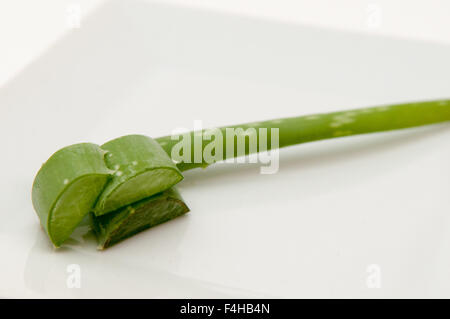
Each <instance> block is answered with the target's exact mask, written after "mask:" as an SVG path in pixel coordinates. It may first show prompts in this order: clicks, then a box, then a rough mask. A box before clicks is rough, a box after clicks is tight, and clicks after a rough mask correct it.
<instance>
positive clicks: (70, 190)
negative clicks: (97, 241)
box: [32, 143, 112, 247]
mask: <svg viewBox="0 0 450 319" xmlns="http://www.w3.org/2000/svg"><path fill="white" fill-rule="evenodd" d="M105 153H106V152H105V151H103V150H102V149H101V148H100V147H99V146H98V145H95V144H90V143H82V144H75V145H71V146H68V147H65V148H63V149H61V150H59V151H57V152H56V153H54V154H53V155H52V156H51V157H50V158H49V159H48V160H47V162H45V163H44V164H43V165H42V167H41V169H40V170H39V172H38V174H37V175H36V178H35V180H34V183H33V187H32V202H33V206H34V209H35V211H36V212H37V214H38V216H39V219H40V222H41V225H42V227H43V228H44V230H45V231H46V233H47V234H48V236H49V238H50V240H51V241H52V243H53V244H54V245H55V247H59V246H60V245H61V244H62V243H63V242H64V241H65V240H66V239H67V238H69V236H70V235H71V233H72V232H73V230H74V229H75V227H76V226H77V225H78V224H79V223H80V222H81V221H82V219H83V218H84V217H85V216H86V215H87V214H88V213H89V212H90V211H91V209H92V207H93V206H94V204H95V201H96V200H97V198H98V196H99V194H100V193H101V191H102V189H103V188H104V187H105V185H106V183H107V182H108V180H109V179H110V177H111V173H112V172H111V171H110V170H109V169H108V168H107V167H106V165H105V162H104V160H103V157H104V155H105Z"/></svg>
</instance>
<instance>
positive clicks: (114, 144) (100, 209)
mask: <svg viewBox="0 0 450 319" xmlns="http://www.w3.org/2000/svg"><path fill="white" fill-rule="evenodd" d="M101 148H102V149H103V150H105V151H106V152H107V154H106V156H105V162H106V166H107V167H108V168H109V169H111V170H114V171H115V173H114V176H113V178H112V179H111V181H110V182H109V183H108V185H106V187H105V189H104V190H103V192H102V194H101V195H100V197H99V200H98V202H97V204H96V207H95V209H94V213H95V215H97V216H100V215H103V214H106V213H109V212H112V211H115V210H117V209H119V208H121V207H124V206H126V205H129V204H132V203H134V202H137V201H139V200H141V199H143V198H147V197H149V196H152V195H154V194H156V193H159V192H162V191H164V190H166V189H168V188H170V187H172V186H173V185H175V184H176V183H178V182H180V181H181V180H182V179H183V175H182V174H181V172H180V171H179V170H178V168H177V166H176V165H175V164H174V163H173V161H172V160H171V159H170V157H169V156H168V155H167V153H166V152H164V150H163V149H162V148H161V146H160V145H159V144H158V143H157V142H156V141H155V140H153V139H152V138H150V137H147V136H143V135H127V136H123V137H120V138H117V139H115V140H112V141H110V142H108V143H106V144H103V145H102V146H101Z"/></svg>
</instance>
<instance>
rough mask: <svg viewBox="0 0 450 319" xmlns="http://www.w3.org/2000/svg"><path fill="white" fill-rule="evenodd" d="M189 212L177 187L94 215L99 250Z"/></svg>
mask: <svg viewBox="0 0 450 319" xmlns="http://www.w3.org/2000/svg"><path fill="white" fill-rule="evenodd" d="M188 211H189V208H188V207H187V206H186V204H185V203H184V201H183V199H182V198H181V196H180V194H179V193H178V191H176V190H175V189H174V188H171V189H168V190H166V191H164V192H162V193H159V194H156V195H153V196H151V197H149V198H146V199H143V200H141V201H139V202H137V203H135V204H133V205H130V206H127V207H124V208H122V209H119V210H118V211H115V212H112V213H109V214H106V215H103V216H98V217H97V216H95V215H94V214H92V220H93V226H94V231H95V233H96V235H97V239H98V243H99V246H98V248H99V249H104V248H107V247H109V246H112V245H114V244H116V243H118V242H119V241H121V240H123V239H126V238H128V237H130V236H132V235H134V234H136V233H139V232H141V231H143V230H145V229H148V228H150V227H153V226H156V225H158V224H161V223H164V222H166V221H169V220H171V219H173V218H175V217H178V216H180V215H183V214H185V213H187V212H188Z"/></svg>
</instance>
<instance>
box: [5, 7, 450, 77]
mask: <svg viewBox="0 0 450 319" xmlns="http://www.w3.org/2000/svg"><path fill="white" fill-rule="evenodd" d="M151 1H152V0H151ZM151 1H150V2H151ZM104 2H105V0H40V1H33V0H2V1H1V2H0V39H1V48H2V50H0V84H2V83H4V82H5V81H7V80H8V78H10V77H12V76H13V75H14V74H15V73H17V72H19V71H20V70H21V69H22V68H23V67H25V65H27V64H28V63H30V62H31V61H32V60H33V59H34V58H36V56H38V55H39V54H41V53H42V52H43V51H44V50H45V49H46V48H47V47H48V46H49V45H50V44H51V43H53V42H54V41H56V39H58V38H59V37H61V36H62V35H63V34H64V32H67V27H66V17H67V8H68V6H70V5H71V4H79V5H80V7H81V9H82V10H81V11H82V14H83V15H86V14H88V13H89V12H90V11H91V10H93V9H94V8H96V7H98V6H99V5H100V4H101V3H104ZM153 2H161V3H171V4H177V5H182V6H188V7H189V6H191V7H199V8H207V9H211V10H216V11H219V12H230V13H234V14H237V15H244V16H254V17H261V18H265V19H272V20H278V21H285V22H291V23H299V24H304V25H313V26H323V27H327V28H335V29H342V30H351V31H355V32H370V33H378V34H383V35H389V36H396V37H402V38H410V39H417V40H423V41H434V42H440V43H450V19H449V18H448V17H449V14H450V2H449V1H446V0H377V1H375V0H374V1H370V0H340V1H335V0H308V1H305V0H276V1H275V0H226V1H225V0H153ZM373 6H376V7H378V8H380V9H381V12H382V23H381V24H380V25H379V27H378V28H370V27H368V25H367V20H368V15H369V14H370V12H371V11H370V10H371V9H370V8H373Z"/></svg>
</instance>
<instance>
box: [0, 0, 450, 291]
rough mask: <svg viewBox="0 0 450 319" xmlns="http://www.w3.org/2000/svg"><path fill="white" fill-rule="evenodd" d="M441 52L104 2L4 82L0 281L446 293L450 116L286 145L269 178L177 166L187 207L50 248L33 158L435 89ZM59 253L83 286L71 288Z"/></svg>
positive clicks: (30, 287) (8, 284) (13, 287)
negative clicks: (35, 199)
mask: <svg viewBox="0 0 450 319" xmlns="http://www.w3.org/2000/svg"><path fill="white" fill-rule="evenodd" d="M449 56H450V47H446V46H440V45H436V44H425V43H415V42H407V41H403V40H396V39H389V38H376V37H368V36H363V35H358V34H350V33H340V32H334V31H327V30H321V29H314V28H308V27H302V26H294V25H288V24H277V23H274V22H268V21H264V20H256V19H249V18H241V17H235V16H232V15H221V14H217V13H211V12H208V11H197V10H194V9H180V8H175V7H169V6H167V7H165V6H162V5H155V4H148V3H146V2H145V1H130V0H128V1H111V2H109V3H107V4H105V5H104V6H102V7H100V8H99V9H98V10H97V11H95V12H94V13H93V14H92V15H90V16H89V17H88V18H87V19H86V20H84V21H83V25H82V27H81V28H80V29H78V30H74V31H73V32H72V33H71V34H69V35H68V36H66V37H65V38H63V39H62V40H60V41H59V42H58V43H56V45H54V46H53V47H52V48H50V49H49V50H48V51H47V52H46V53H45V54H44V55H43V56H42V57H40V58H39V59H38V60H36V61H35V62H34V63H33V64H32V65H30V66H29V67H28V68H27V69H25V70H24V71H23V72H22V73H21V74H20V75H19V76H17V77H16V78H15V79H13V80H12V81H10V82H9V83H7V85H6V86H4V87H3V88H2V89H1V91H0V105H1V127H0V133H1V136H2V156H1V167H2V178H1V179H0V183H1V184H0V194H1V198H2V213H1V214H2V216H1V217H2V222H1V223H0V256H1V257H0V296H3V297H181V298H183V297H200V298H203V297H363V298H364V297H450V272H449V269H450V255H449V251H450V220H449V212H450V196H449V190H450V178H449V177H450V165H449V160H450V149H449V140H450V129H449V126H448V125H440V126H437V127H433V128H422V129H415V130H409V131H403V132H396V133H388V134H378V135H372V136H365V137H356V138H347V139H341V140H334V141H326V142H319V143H313V144H308V145H303V146H298V147H293V148H289V149H286V150H283V151H282V152H281V163H280V171H279V173H278V174H274V175H261V174H259V168H258V166H257V165H239V164H236V165H231V164H229V165H225V164H223V165H216V166H215V167H210V168H208V169H206V170H197V171H191V172H187V173H186V178H185V180H184V181H183V182H182V183H181V185H180V189H181V191H182V194H183V196H184V199H185V200H186V201H187V203H188V205H189V206H190V208H191V212H190V213H189V214H188V215H186V216H184V217H180V218H178V219H176V220H173V221H171V222H168V223H166V224H164V225H161V226H158V227H155V228H153V229H151V230H148V231H145V232H143V233H141V234H139V235H137V236H134V237H133V238H131V239H128V240H126V241H124V242H123V243H121V244H118V245H117V246H114V247H112V248H110V249H108V250H106V251H104V252H98V251H96V249H95V242H94V239H93V236H92V234H91V233H89V232H88V233H87V234H85V235H83V234H84V233H85V232H86V228H81V229H79V230H78V231H77V232H76V233H75V234H74V236H73V238H74V239H73V240H72V241H71V242H70V243H69V244H68V245H67V246H66V247H64V248H62V249H59V250H54V249H52V247H51V245H50V243H49V241H48V239H47V237H46V236H45V234H44V232H43V231H42V229H41V228H40V226H39V222H38V218H37V216H36V214H35V213H34V211H33V208H32V205H31V199H30V190H31V184H32V181H33V178H34V175H35V173H36V172H37V170H38V169H39V167H40V165H41V163H42V162H44V161H45V160H46V159H47V158H48V157H49V156H50V155H51V154H52V153H53V152H54V151H56V150H57V149H59V148H60V147H63V146H66V145H68V144H72V143H76V142H81V141H91V142H95V143H103V142H105V141H107V140H108V139H110V138H114V137H117V136H121V135H124V134H128V133H141V134H147V135H150V136H154V137H157V136H160V135H165V134H169V133H170V132H171V131H172V130H173V129H175V128H177V127H186V128H192V125H193V121H194V120H202V121H203V124H204V125H205V126H218V125H226V124H236V123H240V122H246V121H251V120H264V119H270V118H273V117H283V116H291V115H300V114H307V113H315V112H324V111H331V110H337V109H342V108H352V107H362V106H370V105H376V104H384V103H394V102H403V101H409V100H422V99H434V98H442V97H448V95H449V94H450V86H449V75H450V63H449V59H448V57H449ZM71 264H76V265H79V267H80V269H81V277H80V279H81V288H69V287H68V285H67V280H69V281H70V278H71V277H70V275H71V273H70V272H68V270H70V267H69V269H68V266H69V265H71ZM377 276H379V277H377ZM377 278H379V279H380V280H379V281H377V280H376V279H377ZM374 279H375V281H374ZM374 282H375V283H377V282H378V283H380V285H381V286H380V287H379V288H373V283H374ZM69 286H70V285H69ZM375 286H377V285H375ZM371 287H372V288H371Z"/></svg>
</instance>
